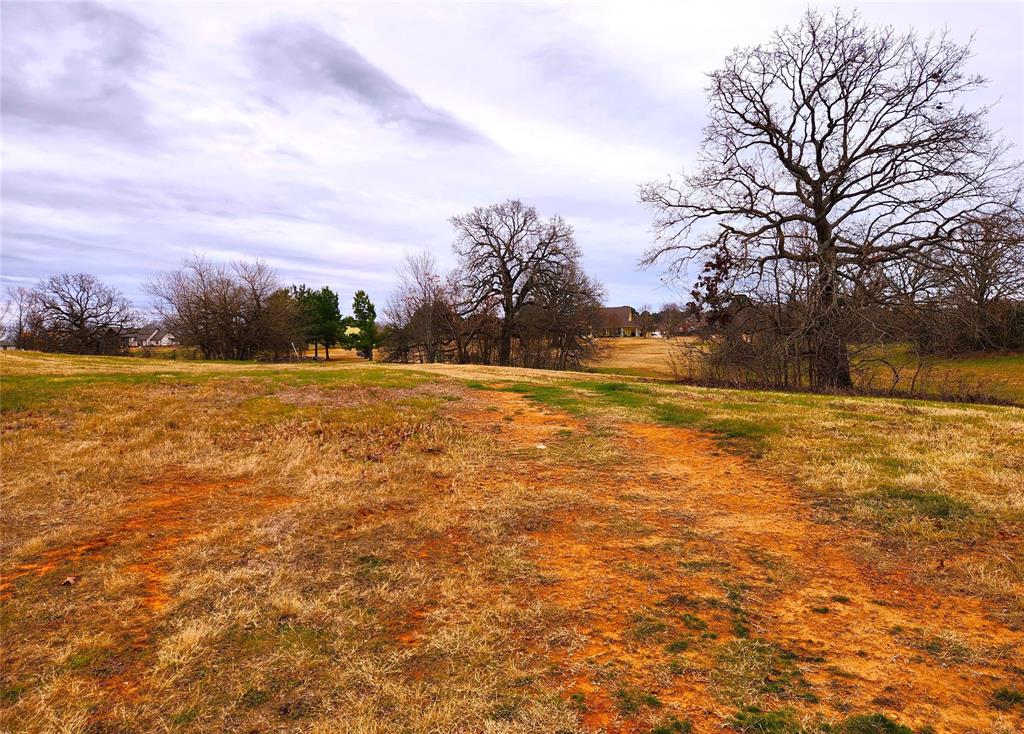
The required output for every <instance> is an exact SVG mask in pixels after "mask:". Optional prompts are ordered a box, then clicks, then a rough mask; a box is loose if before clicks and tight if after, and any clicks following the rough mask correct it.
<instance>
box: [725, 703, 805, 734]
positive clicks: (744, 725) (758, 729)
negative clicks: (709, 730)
mask: <svg viewBox="0 0 1024 734" xmlns="http://www.w3.org/2000/svg"><path fill="white" fill-rule="evenodd" d="M729 726H731V727H733V728H734V729H737V730H739V731H741V732H744V734H796V733H797V732H799V731H801V727H800V722H799V721H797V718H796V714H794V713H793V712H792V711H790V710H789V709H782V710H781V711H762V710H761V709H760V708H758V707H757V706H747V707H745V708H742V709H740V710H739V711H737V712H736V713H735V714H733V715H732V717H731V718H730V719H729Z"/></svg>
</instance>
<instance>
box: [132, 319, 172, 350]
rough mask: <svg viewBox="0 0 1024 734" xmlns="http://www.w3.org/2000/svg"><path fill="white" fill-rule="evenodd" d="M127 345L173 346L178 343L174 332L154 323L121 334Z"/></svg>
mask: <svg viewBox="0 0 1024 734" xmlns="http://www.w3.org/2000/svg"><path fill="white" fill-rule="evenodd" d="M121 339H122V340H123V341H124V344H125V346H127V347H129V348H130V347H173V346H175V345H176V344H177V343H178V340H177V338H176V337H175V336H174V334H171V333H170V332H168V331H165V330H164V329H161V328H160V327H159V326H156V325H155V324H150V325H149V326H144V327H142V328H141V329H138V330H136V331H129V332H127V333H125V334H122V335H121Z"/></svg>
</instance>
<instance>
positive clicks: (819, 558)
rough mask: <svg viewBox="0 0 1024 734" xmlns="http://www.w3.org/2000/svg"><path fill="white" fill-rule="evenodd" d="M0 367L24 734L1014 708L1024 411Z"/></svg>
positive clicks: (630, 728) (183, 370)
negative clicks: (40, 733) (34, 732)
mask: <svg viewBox="0 0 1024 734" xmlns="http://www.w3.org/2000/svg"><path fill="white" fill-rule="evenodd" d="M0 367H2V394H0V408H2V418H0V422H2V423H0V428H2V436H3V445H2V450H3V455H2V460H3V484H2V505H3V508H4V512H3V518H2V529H3V535H2V548H0V549H2V567H0V568H2V572H3V579H2V581H3V587H2V602H0V603H2V618H0V620H2V627H3V654H4V666H3V669H2V673H0V676H2V687H0V702H2V703H0V706H2V712H0V728H2V729H3V730H6V731H40V732H42V731H65V732H99V731H119V732H149V731H195V732H220V731H246V732H250V731H260V732H270V731H282V732H284V731H289V732H290V731H311V732H335V731H348V732H385V731H386V732H394V731H400V732H462V731H486V732H556V731H560V732H629V733H643V734H646V733H647V732H686V731H693V732H725V731H733V732H773V733H782V734H785V733H787V732H792V733H796V732H826V731H831V732H845V733H847V734H855V733H862V732H900V733H905V732H926V731H934V732H949V733H953V732H957V733H960V732H996V733H1001V734H1009V733H1010V732H1016V731H1020V730H1021V728H1022V727H1024V703H1022V700H1021V699H1022V697H1024V680H1022V679H1024V668H1022V663H1021V660H1022V659H1024V594H1022V592H1024V550H1022V548H1024V490H1022V487H1024V413H1022V411H1021V410H1020V409H1018V408H1012V407H995V406H963V405H951V404H940V403H927V402H920V401H898V400H882V399H868V398H846V397H829V396H816V395H785V394H777V393H767V392H738V391H730V390H709V389H697V388H687V387H679V386H672V385H665V384H660V383H658V384H654V383H642V382H638V381H634V380H631V379H629V378H622V377H619V378H612V377H608V376H601V375H594V374H584V373H549V372H538V371H527V370H516V369H501V368H489V367H473V366H464V367H455V366H432V367H418V368H415V367H402V366H386V365H368V364H329V365H324V364H316V365H309V364H304V365H254V364H227V363H195V362H184V361H165V360H158V359H117V358H83V357H60V356H46V355H41V354H35V353H28V352H18V353H6V354H2V355H0ZM900 727H904V728H900Z"/></svg>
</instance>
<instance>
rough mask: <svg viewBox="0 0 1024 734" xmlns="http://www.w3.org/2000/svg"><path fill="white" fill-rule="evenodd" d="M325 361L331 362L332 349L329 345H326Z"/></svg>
mask: <svg viewBox="0 0 1024 734" xmlns="http://www.w3.org/2000/svg"><path fill="white" fill-rule="evenodd" d="M324 360H325V361H327V362H330V361H331V347H330V345H328V344H326V343H325V344H324Z"/></svg>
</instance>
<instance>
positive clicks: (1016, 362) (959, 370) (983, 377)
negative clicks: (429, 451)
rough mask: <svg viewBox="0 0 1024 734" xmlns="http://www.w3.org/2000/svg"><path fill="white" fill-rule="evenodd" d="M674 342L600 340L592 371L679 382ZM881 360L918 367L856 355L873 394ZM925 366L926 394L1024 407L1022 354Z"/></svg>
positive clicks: (886, 372) (892, 351)
mask: <svg viewBox="0 0 1024 734" xmlns="http://www.w3.org/2000/svg"><path fill="white" fill-rule="evenodd" d="M673 343H674V340H671V339H654V338H649V339H639V338H620V339H599V340H598V346H599V348H600V352H599V357H598V359H597V360H596V362H595V363H594V365H593V367H592V368H591V369H590V371H592V372H596V373H599V374H618V375H627V376H632V377H646V378H651V379H656V380H672V379H674V378H675V375H674V374H673V371H672V361H673V357H675V361H676V362H677V363H680V364H682V363H684V362H685V357H683V356H682V355H680V354H677V353H676V350H675V349H674V346H673ZM879 356H881V357H884V358H885V359H886V360H887V361H888V362H890V363H892V364H894V365H901V366H913V365H917V364H918V362H917V361H916V359H915V358H914V357H913V356H912V355H911V354H910V352H909V350H907V349H904V348H899V347H890V348H889V349H888V350H887V351H886V352H885V353H883V354H878V353H877V351H870V352H865V353H861V354H858V356H857V359H858V360H860V361H863V362H864V364H865V369H869V370H870V371H871V372H872V373H873V381H872V384H871V386H872V388H873V389H874V390H882V391H885V390H888V389H889V387H890V386H891V385H892V372H891V370H890V369H889V368H888V367H885V366H883V365H880V364H876V362H875V361H874V359H875V358H877V357H879ZM927 365H928V366H927V368H926V369H925V370H924V371H923V372H922V373H921V377H920V378H919V379H920V380H921V382H922V384H923V385H924V388H923V390H924V394H925V395H931V396H934V395H935V394H936V393H945V392H952V393H954V394H966V395H976V396H982V395H984V396H991V397H993V398H995V399H996V401H997V402H1004V401H1012V402H1014V403H1017V404H1024V353H1009V354H979V355H967V356H956V357H929V358H928V359H927ZM912 372H913V370H912V369H905V370H904V372H903V373H902V375H901V382H900V383H898V385H897V392H899V391H905V390H906V388H907V386H908V384H909V381H910V379H911V376H912ZM982 402H984V400H983V401H982Z"/></svg>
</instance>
